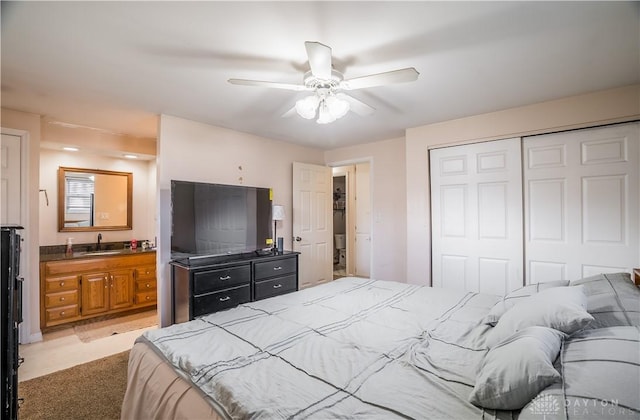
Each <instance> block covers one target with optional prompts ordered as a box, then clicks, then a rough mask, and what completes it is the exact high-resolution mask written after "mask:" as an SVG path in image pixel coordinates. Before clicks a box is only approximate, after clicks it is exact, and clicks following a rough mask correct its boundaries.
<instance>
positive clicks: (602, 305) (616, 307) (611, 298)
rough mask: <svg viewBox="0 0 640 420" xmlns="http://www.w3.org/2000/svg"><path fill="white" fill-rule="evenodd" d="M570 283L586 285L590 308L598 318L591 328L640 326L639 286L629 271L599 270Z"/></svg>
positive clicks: (592, 313) (589, 310) (591, 312)
mask: <svg viewBox="0 0 640 420" xmlns="http://www.w3.org/2000/svg"><path fill="white" fill-rule="evenodd" d="M571 285H572V286H574V285H575V286H577V285H582V286H583V287H584V294H585V295H586V296H587V312H589V313H590V314H591V315H592V316H593V317H594V318H595V320H594V321H593V322H592V323H591V324H590V325H589V328H604V327H619V326H640V288H638V286H636V285H635V284H634V283H633V281H632V280H631V275H630V274H629V273H611V274H598V275H596V276H592V277H587V278H584V279H580V280H574V281H572V282H571Z"/></svg>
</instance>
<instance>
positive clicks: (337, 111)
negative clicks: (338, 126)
mask: <svg viewBox="0 0 640 420" xmlns="http://www.w3.org/2000/svg"><path fill="white" fill-rule="evenodd" d="M325 102H326V103H327V107H328V108H329V112H330V113H331V115H333V116H334V117H335V119H338V118H342V117H344V116H345V115H346V114H347V112H349V102H347V101H345V100H342V99H340V98H337V97H335V96H333V95H332V96H329V97H328V98H327V99H325Z"/></svg>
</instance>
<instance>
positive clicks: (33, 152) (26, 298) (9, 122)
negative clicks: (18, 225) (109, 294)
mask: <svg viewBox="0 0 640 420" xmlns="http://www.w3.org/2000/svg"><path fill="white" fill-rule="evenodd" d="M0 126H1V127H2V128H9V129H14V130H19V131H23V132H26V133H27V136H26V142H27V144H26V145H25V147H24V148H23V150H24V151H25V152H26V158H25V159H23V163H25V165H26V171H25V173H26V178H27V179H26V180H25V181H26V182H25V183H24V185H26V186H27V187H26V191H24V195H25V201H26V209H23V214H24V220H23V221H22V224H23V226H24V228H25V230H24V231H23V234H22V237H23V239H24V245H23V246H22V252H23V257H24V261H25V263H23V265H22V268H21V275H22V277H24V279H25V281H24V283H23V287H24V290H23V305H24V307H23V309H24V315H23V318H24V322H23V325H22V326H21V333H20V336H21V341H22V342H23V343H26V342H31V341H37V340H39V339H41V338H42V336H41V334H40V317H39V314H40V295H39V293H40V271H39V265H38V255H39V249H38V238H39V224H38V201H39V199H40V196H39V192H38V190H39V187H38V180H39V178H40V176H39V173H40V165H39V159H40V157H39V156H40V116H39V115H35V114H29V113H25V112H19V111H14V110H10V109H6V108H2V109H1V110H0ZM42 200H44V197H42Z"/></svg>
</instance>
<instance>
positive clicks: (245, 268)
mask: <svg viewBox="0 0 640 420" xmlns="http://www.w3.org/2000/svg"><path fill="white" fill-rule="evenodd" d="M250 283H251V266H250V265H249V264H243V265H237V266H233V267H229V268H223V269H218V270H208V271H200V272H197V273H194V274H193V294H194V295H200V294H203V293H207V292H214V291H216V290H222V289H228V288H229V287H232V286H239V285H243V284H246V285H249V284H250Z"/></svg>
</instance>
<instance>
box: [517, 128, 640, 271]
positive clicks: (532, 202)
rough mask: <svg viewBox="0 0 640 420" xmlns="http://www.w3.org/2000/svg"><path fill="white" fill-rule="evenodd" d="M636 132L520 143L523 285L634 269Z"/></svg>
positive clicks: (595, 132) (599, 131)
mask: <svg viewBox="0 0 640 420" xmlns="http://www.w3.org/2000/svg"><path fill="white" fill-rule="evenodd" d="M639 127H640V126H639V124H638V123H634V124H623V125H617V126H610V127H603V128H595V129H586V130H578V131H571V132H566V133H558V134H548V135H543V136H535V137H530V138H526V139H525V140H524V142H523V149H524V161H525V163H524V182H525V195H524V199H525V223H526V224H525V226H526V229H525V231H526V232H525V235H526V245H525V255H526V266H525V267H526V272H527V276H526V279H527V283H538V282H544V281H551V280H558V279H566V280H573V279H578V278H581V277H586V276H590V275H593V274H597V273H602V272H616V271H617V272H619V271H629V272H631V268H632V267H634V266H637V264H638V261H639V260H640V257H639V255H640V251H639V245H638V241H639V239H638V237H639V236H640V230H639V226H638V224H639V214H638V205H639V203H638V194H639V189H640V187H639V182H638V178H639V176H638V166H639V165H640V157H639V156H640V151H639V145H638V144H639V143H640V140H639V137H640V134H639V133H640V130H639Z"/></svg>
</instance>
